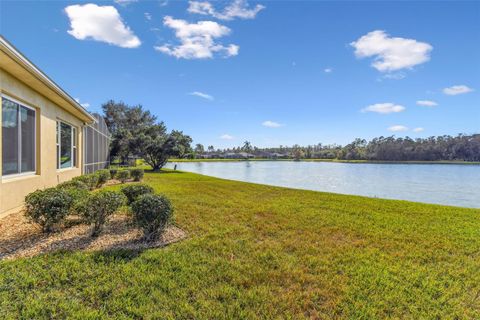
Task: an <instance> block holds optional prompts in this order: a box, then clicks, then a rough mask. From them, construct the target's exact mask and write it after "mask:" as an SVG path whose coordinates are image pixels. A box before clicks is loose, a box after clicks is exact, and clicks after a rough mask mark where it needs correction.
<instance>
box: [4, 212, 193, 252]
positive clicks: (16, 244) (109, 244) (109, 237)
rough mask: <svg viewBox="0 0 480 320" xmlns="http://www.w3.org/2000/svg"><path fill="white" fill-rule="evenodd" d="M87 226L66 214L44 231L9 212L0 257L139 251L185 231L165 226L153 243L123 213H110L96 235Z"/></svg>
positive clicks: (177, 237) (182, 235)
mask: <svg viewBox="0 0 480 320" xmlns="http://www.w3.org/2000/svg"><path fill="white" fill-rule="evenodd" d="M90 233H91V227H90V226H88V225H84V224H81V223H80V220H79V219H76V218H74V217H70V218H69V219H68V220H67V221H66V222H65V225H64V226H63V227H62V228H60V229H59V230H57V231H56V232H54V233H50V234H44V233H42V232H41V230H40V228H39V227H38V226H37V225H35V224H32V223H29V222H28V220H27V219H26V218H25V217H24V216H23V213H22V212H17V213H12V214H10V215H8V216H6V217H4V218H2V219H0V260H2V259H16V258H21V257H33V256H36V255H39V254H43V253H48V252H53V251H57V250H73V251H77V250H80V251H103V250H112V249H132V250H142V249H147V248H158V247H164V246H166V245H169V244H171V243H174V242H178V241H180V240H183V239H185V238H186V233H185V232H184V231H183V230H182V229H180V228H178V227H175V226H169V227H168V228H167V229H166V230H165V232H164V233H163V235H162V236H161V237H160V238H159V239H158V240H157V241H155V242H148V243H147V242H144V241H142V240H141V237H142V233H141V231H139V230H138V229H136V228H134V227H133V226H132V225H131V224H130V221H129V218H128V216H127V215H125V214H116V215H114V216H112V217H111V218H110V220H109V222H108V223H107V224H106V225H105V228H104V229H103V231H102V233H101V234H100V236H98V237H97V238H92V237H90Z"/></svg>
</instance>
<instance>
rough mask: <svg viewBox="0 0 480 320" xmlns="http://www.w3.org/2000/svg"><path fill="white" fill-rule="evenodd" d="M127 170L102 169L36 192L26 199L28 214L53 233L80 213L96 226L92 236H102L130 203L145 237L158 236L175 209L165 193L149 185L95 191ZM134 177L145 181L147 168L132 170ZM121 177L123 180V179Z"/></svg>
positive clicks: (131, 210) (43, 228) (26, 213)
mask: <svg viewBox="0 0 480 320" xmlns="http://www.w3.org/2000/svg"><path fill="white" fill-rule="evenodd" d="M122 172H127V173H128V171H126V170H120V171H118V172H115V173H114V174H112V170H110V171H108V170H100V171H97V172H96V173H94V174H88V175H84V176H80V177H77V178H74V179H73V180H71V181H67V182H64V183H61V184H59V185H58V186H57V187H54V188H48V189H45V190H37V191H35V192H32V193H31V194H29V195H28V196H27V197H26V198H25V215H26V217H27V218H28V219H29V220H30V221H32V222H34V223H37V224H39V225H40V226H41V228H42V230H43V232H51V231H53V229H54V226H55V225H57V224H59V223H60V222H62V221H63V220H64V219H65V218H66V217H67V215H69V214H77V215H79V216H81V217H82V219H83V221H84V222H85V223H87V224H91V225H93V227H92V236H94V237H95V236H98V235H99V234H100V232H101V231H102V228H103V226H104V224H105V222H106V221H107V219H108V217H109V216H111V215H112V214H114V213H115V212H116V211H117V210H118V209H119V208H120V207H122V206H124V205H125V204H128V205H129V206H130V210H129V211H130V212H131V213H132V219H133V222H134V224H135V225H136V226H137V227H139V228H141V229H142V230H143V233H144V238H145V240H147V241H149V240H154V239H156V238H157V237H158V236H159V235H160V234H161V233H162V232H163V230H164V228H165V226H166V225H167V224H168V222H169V221H170V220H171V217H172V215H173V208H172V205H171V203H170V201H169V200H168V199H167V198H166V197H165V196H162V195H155V194H154V190H153V188H152V187H150V186H149V185H146V184H141V183H140V184H134V185H129V186H126V187H124V188H122V189H121V192H115V191H108V190H101V191H96V192H91V191H92V190H94V189H95V188H99V187H101V186H102V185H104V184H105V183H106V182H107V181H108V179H109V178H111V177H112V176H117V177H118V175H119V174H120V173H122ZM130 172H131V174H132V177H133V179H134V180H137V181H138V180H141V178H142V177H143V170H141V169H134V170H130ZM120 180H121V179H120Z"/></svg>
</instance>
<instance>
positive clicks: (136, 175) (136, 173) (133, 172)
mask: <svg viewBox="0 0 480 320" xmlns="http://www.w3.org/2000/svg"><path fill="white" fill-rule="evenodd" d="M144 174H145V170H143V169H137V168H135V169H130V176H131V177H132V178H133V181H141V180H142V179H143V175H144Z"/></svg>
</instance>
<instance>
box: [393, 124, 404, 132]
mask: <svg viewBox="0 0 480 320" xmlns="http://www.w3.org/2000/svg"><path fill="white" fill-rule="evenodd" d="M407 130H408V128H407V127H405V126H401V125H396V126H391V127H390V128H388V131H392V132H402V131H407Z"/></svg>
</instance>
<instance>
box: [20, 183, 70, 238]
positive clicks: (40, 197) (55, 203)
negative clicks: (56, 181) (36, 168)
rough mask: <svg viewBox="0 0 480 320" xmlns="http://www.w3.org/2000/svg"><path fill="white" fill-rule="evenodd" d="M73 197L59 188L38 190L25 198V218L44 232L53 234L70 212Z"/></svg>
mask: <svg viewBox="0 0 480 320" xmlns="http://www.w3.org/2000/svg"><path fill="white" fill-rule="evenodd" d="M72 204H73V199H72V197H71V196H70V195H69V194H68V192H67V191H65V190H63V189H59V188H48V189H45V190H37V191H35V192H32V193H30V194H28V195H27V196H26V197H25V211H24V214H25V217H27V219H28V220H30V221H31V222H34V223H37V224H39V225H40V226H41V227H42V231H43V232H51V231H52V230H53V227H54V226H55V225H56V224H58V223H60V222H61V221H63V220H64V219H65V217H66V216H67V215H68V213H69V212H70V208H71V206H72Z"/></svg>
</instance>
